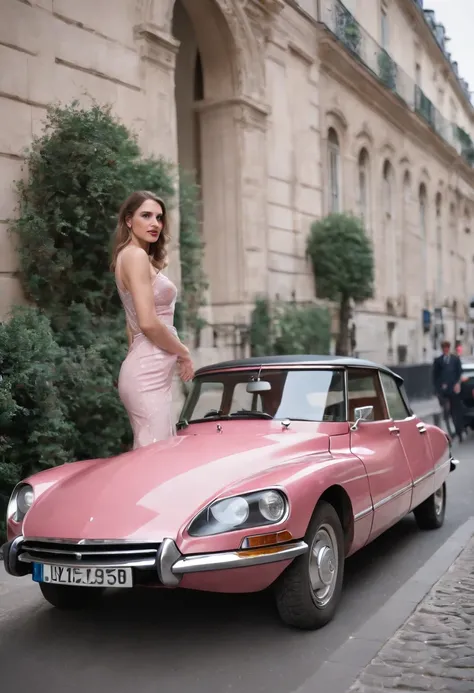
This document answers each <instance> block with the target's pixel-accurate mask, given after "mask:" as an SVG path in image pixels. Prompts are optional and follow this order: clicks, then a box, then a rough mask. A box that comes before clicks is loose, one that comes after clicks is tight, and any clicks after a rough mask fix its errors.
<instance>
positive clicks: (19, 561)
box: [3, 537, 308, 587]
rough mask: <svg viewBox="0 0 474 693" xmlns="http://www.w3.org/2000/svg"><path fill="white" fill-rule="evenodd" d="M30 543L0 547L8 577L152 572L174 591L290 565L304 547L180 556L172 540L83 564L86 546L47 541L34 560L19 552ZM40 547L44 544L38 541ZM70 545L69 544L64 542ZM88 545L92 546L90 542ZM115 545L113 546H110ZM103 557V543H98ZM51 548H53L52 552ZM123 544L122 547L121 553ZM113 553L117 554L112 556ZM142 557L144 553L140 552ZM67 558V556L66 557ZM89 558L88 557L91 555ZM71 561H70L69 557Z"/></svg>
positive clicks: (17, 541)
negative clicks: (214, 576)
mask: <svg viewBox="0 0 474 693" xmlns="http://www.w3.org/2000/svg"><path fill="white" fill-rule="evenodd" d="M32 541H33V540H31V539H26V538H24V537H17V538H16V539H13V540H12V541H10V542H8V543H7V544H5V545H4V547H3V560H4V564H5V570H6V571H7V573H9V574H10V575H14V576H16V577H21V576H23V575H28V574H29V573H30V572H31V564H32V563H40V564H43V565H60V566H63V567H68V568H78V567H81V566H82V567H91V568H137V569H148V570H149V569H154V570H156V572H157V574H158V577H159V579H160V582H161V583H162V584H163V585H165V586H166V587H177V586H178V585H179V583H180V582H181V580H182V578H183V575H189V574H191V573H202V572H206V571H215V570H230V569H233V568H247V567H252V566H259V565H266V564H268V563H276V562H278V561H290V560H293V559H294V558H296V557H297V556H301V555H302V554H304V553H306V551H307V550H308V545H307V544H306V542H304V541H297V542H293V543H291V544H281V545H276V546H268V547H264V548H261V549H244V550H236V551H222V552H219V553H207V554H196V555H190V556H185V555H183V554H182V553H181V552H180V551H179V549H178V547H177V546H176V543H175V542H174V541H173V539H164V540H163V542H162V543H161V545H160V547H159V548H158V550H156V551H148V554H149V555H147V556H146V557H145V556H144V557H140V558H135V557H133V558H131V557H127V551H126V550H124V551H122V552H121V553H122V554H123V556H121V557H116V558H114V559H113V560H111V559H110V558H105V559H101V558H100V557H99V556H97V557H94V558H93V559H92V560H91V559H90V558H89V560H87V562H82V561H81V559H77V558H74V556H81V557H82V556H84V555H87V554H88V552H87V548H88V544H87V543H81V544H80V545H79V542H76V543H77V553H76V554H74V553H72V552H70V551H68V552H66V551H62V550H61V544H62V543H63V542H62V541H61V540H49V541H50V543H51V547H52V548H51V549H50V553H51V555H50V556H49V555H47V556H46V557H45V556H41V557H35V556H34V555H33V553H32V552H31V553H30V552H28V551H27V550H24V549H23V545H24V544H25V542H32ZM40 541H41V542H42V543H48V540H44V539H41V540H40ZM66 543H67V545H70V544H71V543H72V542H71V541H70V540H68V541H67V542H66V541H64V544H66ZM91 544H92V542H91ZM114 544H115V542H114ZM101 546H103V547H104V554H106V553H107V552H106V548H107V542H101ZM53 547H54V548H53ZM125 547H126V544H125V543H124V549H125ZM43 553H44V550H43ZM116 553H117V552H116ZM143 553H145V552H143ZM67 554H69V555H67ZM91 555H92V554H91ZM69 556H71V557H73V559H72V560H71V558H70V557H69Z"/></svg>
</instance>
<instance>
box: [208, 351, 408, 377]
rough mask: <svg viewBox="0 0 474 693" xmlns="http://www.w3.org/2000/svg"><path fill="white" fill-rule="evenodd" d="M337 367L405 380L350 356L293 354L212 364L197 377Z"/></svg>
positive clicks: (385, 369)
mask: <svg viewBox="0 0 474 693" xmlns="http://www.w3.org/2000/svg"><path fill="white" fill-rule="evenodd" d="M303 365H304V366H314V367H315V368H317V367H318V366H335V367H338V368H344V367H345V368H348V367H351V368H375V369H377V370H379V371H382V372H383V373H388V374H389V375H391V376H393V377H394V378H396V379H397V380H398V381H401V382H403V378H402V377H401V376H400V375H399V374H398V373H394V372H393V371H392V370H390V368H388V367H387V366H382V365H380V364H378V363H374V362H373V361H366V360H365V359H356V358H352V357H350V356H332V355H328V354H323V355H320V354H296V355H295V354H291V355H288V356H252V357H251V358H247V359H236V360H234V361H221V362H219V363H212V364H210V365H209V366H203V367H201V368H199V369H198V370H197V371H196V376H199V375H204V374H205V373H215V372H217V371H225V370H229V369H231V368H239V369H246V368H249V369H255V368H259V367H260V366H262V367H263V368H265V366H282V367H283V366H288V367H289V368H296V367H298V366H303Z"/></svg>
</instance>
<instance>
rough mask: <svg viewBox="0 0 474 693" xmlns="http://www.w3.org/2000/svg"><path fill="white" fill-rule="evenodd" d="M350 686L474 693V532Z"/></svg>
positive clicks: (357, 691) (359, 690)
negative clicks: (435, 582)
mask: <svg viewBox="0 0 474 693" xmlns="http://www.w3.org/2000/svg"><path fill="white" fill-rule="evenodd" d="M349 691H350V693H380V692H384V693H397V692H400V693H401V691H405V693H408V692H409V693H420V692H421V691H432V692H433V693H434V692H435V691H436V692H437V691H440V692H441V691H445V692H446V693H447V692H449V693H473V692H474V537H473V538H472V539H471V541H470V542H469V544H468V545H467V547H466V548H465V549H464V550H463V551H462V552H461V554H460V555H459V557H458V558H457V560H456V561H455V562H454V563H453V565H452V566H451V568H450V569H449V570H448V572H447V573H445V575H444V576H443V577H442V578H441V580H440V581H439V582H438V583H437V584H436V585H435V586H434V587H433V588H432V590H431V591H430V592H429V593H428V595H427V596H426V598H425V599H424V600H423V601H422V602H421V603H420V604H419V606H418V608H417V609H416V610H415V611H414V613H413V614H412V616H411V617H410V618H409V619H408V620H407V621H406V623H405V624H404V625H403V626H402V627H401V628H400V629H399V630H398V632H397V633H395V635H394V636H393V637H392V638H390V640H388V642H387V643H386V644H385V645H384V647H382V649H381V650H380V651H379V653H378V654H377V656H376V657H375V658H374V659H373V660H372V662H371V663H370V664H369V665H368V666H367V667H366V668H365V669H364V670H363V672H362V673H361V674H360V675H359V677H358V679H357V680H356V682H355V683H354V684H353V685H352V686H351V688H350V689H349Z"/></svg>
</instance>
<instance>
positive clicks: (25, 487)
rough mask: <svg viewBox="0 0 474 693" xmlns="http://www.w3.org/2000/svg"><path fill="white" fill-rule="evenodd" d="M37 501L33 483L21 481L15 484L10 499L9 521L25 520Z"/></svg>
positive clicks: (8, 508)
mask: <svg viewBox="0 0 474 693" xmlns="http://www.w3.org/2000/svg"><path fill="white" fill-rule="evenodd" d="M34 502H35V492H34V489H33V487H32V486H31V484H26V483H25V482H23V481H22V482H20V483H19V484H17V485H16V486H15V488H14V489H13V491H12V494H11V496H10V500H9V501H8V506H7V521H8V520H13V521H14V522H23V520H24V519H25V517H26V515H27V513H28V511H29V510H30V509H31V507H32V505H33V503H34Z"/></svg>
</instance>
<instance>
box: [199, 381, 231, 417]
mask: <svg viewBox="0 0 474 693" xmlns="http://www.w3.org/2000/svg"><path fill="white" fill-rule="evenodd" d="M192 394H194V395H196V397H195V401H194V407H193V416H194V418H195V419H202V418H204V416H205V415H206V414H207V413H208V412H210V411H220V409H221V406H222V397H223V394H224V384H223V383H219V382H215V381H214V382H213V381H210V382H205V381H204V382H200V383H199V385H198V387H197V388H196V390H195V391H194V392H193V393H192Z"/></svg>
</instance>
